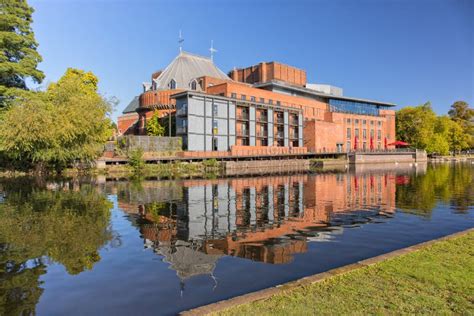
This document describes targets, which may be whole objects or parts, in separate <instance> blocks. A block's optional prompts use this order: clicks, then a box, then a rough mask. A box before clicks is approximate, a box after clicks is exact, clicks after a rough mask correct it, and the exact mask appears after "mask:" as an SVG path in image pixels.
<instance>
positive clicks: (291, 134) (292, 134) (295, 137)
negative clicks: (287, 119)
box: [290, 133, 299, 139]
mask: <svg viewBox="0 0 474 316" xmlns="http://www.w3.org/2000/svg"><path fill="white" fill-rule="evenodd" d="M290 138H291V139H298V138H299V133H290Z"/></svg>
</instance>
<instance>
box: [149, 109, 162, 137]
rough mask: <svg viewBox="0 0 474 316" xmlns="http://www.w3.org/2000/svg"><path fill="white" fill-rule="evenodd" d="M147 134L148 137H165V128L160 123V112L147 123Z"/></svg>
mask: <svg viewBox="0 0 474 316" xmlns="http://www.w3.org/2000/svg"><path fill="white" fill-rule="evenodd" d="M146 133H147V135H148V136H163V135H165V128H164V127H163V126H162V125H161V123H160V117H159V114H158V111H155V112H154V113H153V116H152V117H151V119H150V120H149V121H148V122H147V123H146Z"/></svg>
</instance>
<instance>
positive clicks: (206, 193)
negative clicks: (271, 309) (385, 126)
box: [0, 164, 474, 315]
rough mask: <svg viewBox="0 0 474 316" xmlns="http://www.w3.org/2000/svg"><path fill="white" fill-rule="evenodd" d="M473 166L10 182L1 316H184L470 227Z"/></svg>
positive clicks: (2, 204)
mask: <svg viewBox="0 0 474 316" xmlns="http://www.w3.org/2000/svg"><path fill="white" fill-rule="evenodd" d="M473 208H474V164H455V165H447V164H443V165H437V166H432V165H428V166H426V165H418V166H408V165H406V166H403V165H398V166H392V169H390V168H388V169H381V168H380V167H379V168H378V170H374V169H372V170H371V169H369V168H368V167H358V168H357V169H356V170H351V171H348V172H344V173H324V174H299V175H284V176H266V177H251V178H232V179H217V180H181V181H141V182H126V181H113V180H105V179H95V180H91V181H86V180H81V181H79V180H56V181H44V182H42V181H39V180H34V179H26V178H25V179H18V180H15V181H12V180H0V299H1V300H0V314H22V313H25V314H29V313H35V312H36V313H38V314H40V315H65V314H67V315H75V314H76V315H79V314H81V315H84V314H88V315H92V314H95V315H97V314H105V313H107V314H114V315H127V314H128V315H129V314H133V315H157V314H163V315H168V314H176V313H177V312H179V311H181V310H185V309H189V308H192V307H196V306H199V305H203V304H207V303H211V302H214V301H218V300H221V299H225V298H229V297H232V296H235V295H239V294H243V293H246V292H249V291H255V290H258V289H262V288H265V287H268V286H272V285H276V284H279V283H283V282H286V281H290V280H294V279H296V278H299V277H302V276H306V275H310V274H314V273H318V272H322V271H325V270H328V269H331V268H334V267H338V266H341V265H344V264H348V263H352V262H355V261H357V260H361V259H364V258H368V257H371V256H374V255H378V254H381V253H385V252H388V251H392V250H395V249H398V248H402V247H406V246H409V245H412V244H416V243H419V242H422V241H426V240H430V239H433V238H437V237H440V236H443V235H447V234H450V233H453V232H456V231H461V230H464V229H467V228H470V227H474V212H473Z"/></svg>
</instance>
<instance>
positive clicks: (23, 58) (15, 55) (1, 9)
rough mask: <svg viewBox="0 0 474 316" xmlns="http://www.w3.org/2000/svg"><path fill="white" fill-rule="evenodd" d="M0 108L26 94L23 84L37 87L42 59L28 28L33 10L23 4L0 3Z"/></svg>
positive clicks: (19, 1) (3, 0)
mask: <svg viewBox="0 0 474 316" xmlns="http://www.w3.org/2000/svg"><path fill="white" fill-rule="evenodd" d="M0 13H1V14H0V46H1V48H2V51H3V54H0V107H4V106H5V105H6V103H7V102H8V101H10V100H12V99H13V97H14V96H16V95H18V94H19V93H21V90H26V89H27V87H26V83H25V80H26V79H27V78H31V79H32V80H33V81H34V82H36V83H41V82H42V80H43V78H44V74H43V72H42V71H40V70H38V69H37V66H38V63H40V62H41V60H42V58H41V56H40V54H39V53H38V51H37V50H36V49H37V47H38V43H37V42H36V40H35V36H34V33H33V30H32V28H31V23H32V14H33V9H32V8H31V7H30V6H28V4H27V2H26V1H25V0H0Z"/></svg>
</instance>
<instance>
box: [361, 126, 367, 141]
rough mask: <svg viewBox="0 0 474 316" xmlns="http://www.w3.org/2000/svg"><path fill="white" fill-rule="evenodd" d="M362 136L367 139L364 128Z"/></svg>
mask: <svg viewBox="0 0 474 316" xmlns="http://www.w3.org/2000/svg"><path fill="white" fill-rule="evenodd" d="M362 137H363V138H364V139H367V130H366V129H365V128H364V130H363V131H362Z"/></svg>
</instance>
